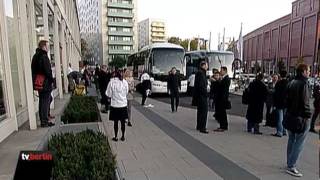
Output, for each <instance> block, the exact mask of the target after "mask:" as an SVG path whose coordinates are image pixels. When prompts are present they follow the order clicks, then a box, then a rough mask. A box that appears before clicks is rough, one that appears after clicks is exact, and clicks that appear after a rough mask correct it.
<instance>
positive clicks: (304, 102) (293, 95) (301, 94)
mask: <svg viewBox="0 0 320 180" xmlns="http://www.w3.org/2000/svg"><path fill="white" fill-rule="evenodd" d="M309 101H310V95H309V90H308V80H307V78H304V77H296V78H295V79H294V80H292V81H291V82H290V83H289V84H288V90H287V112H288V113H290V115H292V116H295V117H302V118H305V119H308V118H310V117H311V111H310V104H309Z"/></svg>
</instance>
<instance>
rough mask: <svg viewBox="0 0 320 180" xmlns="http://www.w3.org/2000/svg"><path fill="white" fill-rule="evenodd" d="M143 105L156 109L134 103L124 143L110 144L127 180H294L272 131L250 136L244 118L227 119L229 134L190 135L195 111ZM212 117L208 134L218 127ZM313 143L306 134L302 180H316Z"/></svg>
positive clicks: (110, 130) (110, 127) (156, 103)
mask: <svg viewBox="0 0 320 180" xmlns="http://www.w3.org/2000/svg"><path fill="white" fill-rule="evenodd" d="M136 101H137V102H140V98H136ZM148 103H152V104H153V105H154V106H155V107H154V108H151V109H146V108H143V107H141V106H140V105H139V104H138V103H135V105H134V106H135V107H134V108H133V109H132V115H133V127H127V131H126V141H125V142H121V141H119V142H112V143H111V145H112V147H113V149H114V150H115V152H116V154H117V161H118V165H119V168H120V171H121V173H122V175H123V177H124V178H125V179H126V180H127V179H129V180H131V179H132V180H135V179H137V180H138V179H139V180H140V179H141V180H143V179H147V180H157V179H199V180H200V179H201V180H206V179H208V180H209V179H210V180H215V179H226V180H232V179H246V180H250V179H263V180H274V179H281V180H291V179H293V178H292V177H291V176H289V175H287V174H286V173H285V172H284V167H285V160H286V158H285V157H286V144H287V137H284V138H275V137H272V136H271V135H270V134H271V133H273V132H274V130H273V129H271V128H262V132H263V133H264V135H262V136H254V135H251V134H248V133H246V132H245V131H244V130H245V123H246V121H245V119H244V118H240V117H237V116H229V122H230V131H228V132H226V133H213V132H212V131H211V132H210V134H208V135H205V134H201V133H199V132H197V131H196V130H195V118H196V112H195V110H194V109H189V108H180V109H179V112H178V113H171V111H170V105H168V104H166V103H162V102H159V101H156V100H153V99H148ZM211 117H212V114H209V118H208V129H209V130H213V129H215V128H216V127H217V126H218V125H217V123H216V122H215V121H214V120H213V118H211ZM103 119H107V115H103ZM107 129H108V134H109V138H110V139H111V138H112V137H113V123H112V122H110V121H107ZM318 143H319V140H318V136H317V135H315V134H309V137H308V139H307V142H306V146H305V149H304V151H303V153H302V155H301V159H300V161H299V164H298V167H299V169H301V171H302V172H303V174H304V177H303V178H300V179H301V180H313V179H318V175H319V169H318V167H319V166H318V162H319V156H318V153H319V152H318Z"/></svg>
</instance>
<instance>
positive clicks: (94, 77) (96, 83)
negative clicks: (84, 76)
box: [93, 64, 101, 92]
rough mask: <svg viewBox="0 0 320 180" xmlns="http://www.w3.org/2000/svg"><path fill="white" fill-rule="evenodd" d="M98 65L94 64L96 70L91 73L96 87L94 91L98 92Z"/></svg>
mask: <svg viewBox="0 0 320 180" xmlns="http://www.w3.org/2000/svg"><path fill="white" fill-rule="evenodd" d="M100 71H101V69H100V65H98V64H96V68H95V70H94V72H93V79H94V84H95V85H96V90H97V92H98V90H99V89H100V88H99V73H100Z"/></svg>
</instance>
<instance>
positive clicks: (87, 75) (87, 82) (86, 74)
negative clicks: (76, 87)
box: [82, 64, 91, 94]
mask: <svg viewBox="0 0 320 180" xmlns="http://www.w3.org/2000/svg"><path fill="white" fill-rule="evenodd" d="M90 75H91V73H90V71H89V68H88V65H87V64H85V65H84V68H83V77H82V79H83V80H84V85H85V87H86V93H87V94H88V86H89V85H90Z"/></svg>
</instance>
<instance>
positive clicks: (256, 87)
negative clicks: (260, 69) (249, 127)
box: [246, 79, 268, 123]
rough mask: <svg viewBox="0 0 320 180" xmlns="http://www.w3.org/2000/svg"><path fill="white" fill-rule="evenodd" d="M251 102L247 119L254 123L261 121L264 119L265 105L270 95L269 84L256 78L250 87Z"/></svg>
mask: <svg viewBox="0 0 320 180" xmlns="http://www.w3.org/2000/svg"><path fill="white" fill-rule="evenodd" d="M248 90H249V103H248V109H247V115H246V117H247V119H248V121H250V122H253V123H261V122H262V119H263V107H264V103H265V101H266V98H267V95H268V89H267V86H266V85H265V84H264V83H263V82H262V81H260V80H257V79H255V80H254V81H252V82H251V83H250V85H249V87H248Z"/></svg>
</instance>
